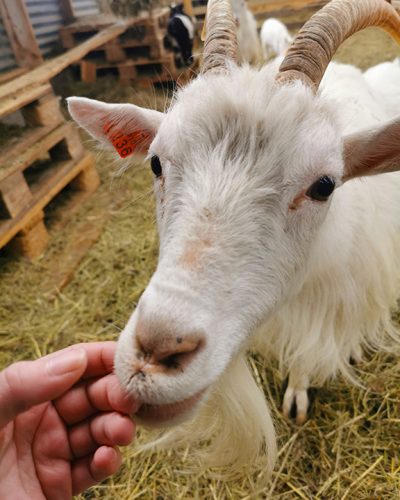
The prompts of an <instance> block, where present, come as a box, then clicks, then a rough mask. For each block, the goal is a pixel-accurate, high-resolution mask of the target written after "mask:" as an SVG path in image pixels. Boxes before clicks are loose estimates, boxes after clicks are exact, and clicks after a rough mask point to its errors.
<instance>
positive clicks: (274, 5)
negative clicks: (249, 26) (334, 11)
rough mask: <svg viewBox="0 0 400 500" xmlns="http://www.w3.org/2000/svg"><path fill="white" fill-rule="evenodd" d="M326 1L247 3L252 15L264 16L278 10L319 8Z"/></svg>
mask: <svg viewBox="0 0 400 500" xmlns="http://www.w3.org/2000/svg"><path fill="white" fill-rule="evenodd" d="M325 3H328V2H327V1H321V0H264V1H260V2H251V3H249V8H250V10H251V11H252V12H253V14H266V13H268V12H275V11H280V10H293V11H296V10H301V9H303V8H305V7H313V6H315V7H319V6H322V5H323V4H325Z"/></svg>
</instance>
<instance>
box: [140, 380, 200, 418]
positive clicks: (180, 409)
mask: <svg viewBox="0 0 400 500" xmlns="http://www.w3.org/2000/svg"><path fill="white" fill-rule="evenodd" d="M205 391H206V389H202V390H201V391H199V392H197V393H196V394H194V395H193V396H190V397H189V398H186V399H182V400H181V401H177V402H176V403H168V404H160V405H155V404H148V403H142V404H141V406H140V408H139V410H138V411H137V412H136V414H135V417H134V418H135V420H136V419H137V420H138V421H139V423H142V424H144V425H149V426H152V427H153V426H154V427H161V426H165V425H174V424H178V423H180V422H183V421H184V420H186V419H188V418H189V417H190V416H191V415H192V414H193V412H194V410H195V409H196V407H197V405H198V404H199V403H200V401H201V400H202V399H203V395H204V393H205Z"/></svg>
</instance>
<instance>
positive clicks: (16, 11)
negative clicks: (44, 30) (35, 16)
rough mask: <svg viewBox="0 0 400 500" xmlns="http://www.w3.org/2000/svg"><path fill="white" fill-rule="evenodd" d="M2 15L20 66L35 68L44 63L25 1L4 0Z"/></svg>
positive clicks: (0, 5)
mask: <svg viewBox="0 0 400 500" xmlns="http://www.w3.org/2000/svg"><path fill="white" fill-rule="evenodd" d="M0 14H1V17H2V19H3V24H4V27H5V29H6V31H7V34H8V39H9V41H10V44H11V47H12V49H13V52H14V56H15V60H16V61H17V63H18V65H19V66H24V67H25V66H26V67H28V68H33V67H35V66H38V65H39V64H41V63H42V62H43V58H42V54H41V52H40V49H39V45H38V42H37V40H36V37H35V33H34V31H33V28H32V24H31V21H30V18H29V14H28V11H27V10H26V7H25V3H24V1H23V0H2V1H1V2H0Z"/></svg>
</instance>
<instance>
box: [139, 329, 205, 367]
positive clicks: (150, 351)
mask: <svg viewBox="0 0 400 500" xmlns="http://www.w3.org/2000/svg"><path fill="white" fill-rule="evenodd" d="M135 337H136V349H137V350H136V356H137V358H138V359H139V360H143V361H145V362H146V364H150V365H152V366H153V367H154V368H157V367H158V368H159V369H161V370H162V371H165V370H168V369H184V368H185V367H186V366H187V365H188V364H189V363H190V362H191V361H192V360H193V358H194V357H195V356H196V354H197V353H198V352H199V351H200V349H201V348H202V347H203V346H204V344H205V339H204V335H203V334H202V333H200V332H192V333H191V334H186V335H179V334H173V333H172V332H171V330H168V331H167V332H165V331H163V330H162V329H160V328H157V327H156V326H155V325H152V328H146V327H144V326H143V325H138V327H137V329H136V335H135Z"/></svg>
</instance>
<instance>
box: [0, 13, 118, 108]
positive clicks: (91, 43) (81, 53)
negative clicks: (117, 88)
mask: <svg viewBox="0 0 400 500" xmlns="http://www.w3.org/2000/svg"><path fill="white" fill-rule="evenodd" d="M126 26H127V25H126V23H125V22H122V21H121V22H118V23H116V24H114V25H112V26H110V27H108V28H106V29H105V30H103V31H101V32H100V33H98V34H97V35H95V36H93V37H92V38H90V39H89V40H87V41H86V42H84V43H82V44H80V45H78V46H77V47H75V48H73V49H71V50H69V51H68V52H66V53H64V54H62V55H60V56H58V57H55V58H54V59H51V60H49V61H46V62H44V63H43V64H41V65H40V66H38V67H37V68H35V69H34V70H32V71H30V72H29V73H27V74H25V75H22V76H20V77H19V78H16V79H14V80H13V81H12V82H9V83H6V84H5V85H2V86H1V87H0V108H1V100H2V99H3V98H5V97H10V96H16V94H18V93H20V92H21V91H24V92H25V91H27V90H28V89H30V88H35V87H37V86H39V85H41V84H44V83H47V82H48V81H49V80H50V79H51V78H53V77H54V76H56V75H57V74H58V73H60V72H61V71H62V70H63V69H65V68H67V67H68V66H70V65H71V64H72V63H74V62H76V61H79V60H80V59H83V58H84V57H85V56H86V55H87V54H88V53H89V52H90V51H92V50H94V49H96V48H97V47H99V46H100V45H104V44H105V43H107V42H109V41H110V40H113V39H114V38H115V37H117V36H118V35H120V34H121V33H123V32H124V31H125V29H126ZM0 116H1V114H0Z"/></svg>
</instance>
